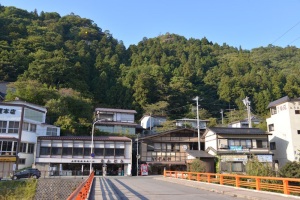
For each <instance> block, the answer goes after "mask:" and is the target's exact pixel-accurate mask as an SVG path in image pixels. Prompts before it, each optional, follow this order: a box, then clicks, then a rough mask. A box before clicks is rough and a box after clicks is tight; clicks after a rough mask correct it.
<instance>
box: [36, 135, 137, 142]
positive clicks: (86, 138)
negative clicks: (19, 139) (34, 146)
mask: <svg viewBox="0 0 300 200" xmlns="http://www.w3.org/2000/svg"><path fill="white" fill-rule="evenodd" d="M38 140H80V141H91V136H39V137H38ZM93 140H94V141H122V142H130V141H131V139H130V138H128V137H125V136H122V137H118V136H94V138H93Z"/></svg>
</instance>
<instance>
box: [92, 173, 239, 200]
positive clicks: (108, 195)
mask: <svg viewBox="0 0 300 200" xmlns="http://www.w3.org/2000/svg"><path fill="white" fill-rule="evenodd" d="M98 199H104V200H111V199H122V200H126V199H141V200H148V199H149V200H151V199H153V200H167V199H172V200H177V199H178V200H182V199H184V200H186V199H197V200H216V199H222V200H231V199H239V198H236V197H232V196H228V195H222V194H218V193H214V192H210V191H206V190H201V189H197V188H193V187H189V186H185V185H179V184H175V183H170V182H166V181H161V180H157V179H156V178H155V176H139V177H136V176H134V177H126V176H116V177H105V178H103V177H95V179H94V184H93V187H92V189H91V193H90V198H89V200H98Z"/></svg>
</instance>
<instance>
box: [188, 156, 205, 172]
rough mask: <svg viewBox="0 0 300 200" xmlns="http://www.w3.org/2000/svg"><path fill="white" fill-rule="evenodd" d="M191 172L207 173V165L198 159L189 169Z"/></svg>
mask: <svg viewBox="0 0 300 200" xmlns="http://www.w3.org/2000/svg"><path fill="white" fill-rule="evenodd" d="M189 171H190V172H206V166H205V164H204V163H203V162H202V161H201V160H198V159H195V160H193V162H192V163H191V164H190V167H189Z"/></svg>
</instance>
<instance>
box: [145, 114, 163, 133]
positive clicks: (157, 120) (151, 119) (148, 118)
mask: <svg viewBox="0 0 300 200" xmlns="http://www.w3.org/2000/svg"><path fill="white" fill-rule="evenodd" d="M140 121H141V127H143V129H146V130H151V133H155V130H156V128H157V127H159V126H162V124H163V123H164V122H166V121H167V118H166V117H165V116H158V115H144V116H143V117H142V118H141V120H140Z"/></svg>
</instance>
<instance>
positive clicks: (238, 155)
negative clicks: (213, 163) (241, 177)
mask: <svg viewBox="0 0 300 200" xmlns="http://www.w3.org/2000/svg"><path fill="white" fill-rule="evenodd" d="M269 135H270V134H269V133H266V132H265V131H263V130H260V129H257V128H226V127H225V128H224V127H212V128H207V129H206V131H205V133H204V135H203V136H202V138H203V139H204V141H205V151H206V152H208V153H209V154H211V155H214V156H217V157H218V158H219V162H220V165H219V169H218V171H219V172H220V173H245V172H246V171H245V165H246V163H247V161H248V160H249V159H252V158H253V156H254V157H256V158H257V159H258V160H259V161H260V162H263V163H267V164H269V165H272V153H271V152H270V150H269V140H268V137H269Z"/></svg>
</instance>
